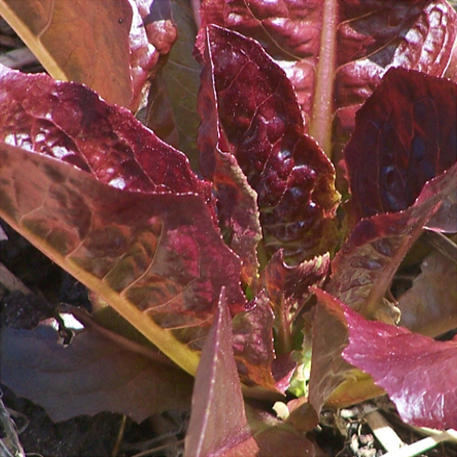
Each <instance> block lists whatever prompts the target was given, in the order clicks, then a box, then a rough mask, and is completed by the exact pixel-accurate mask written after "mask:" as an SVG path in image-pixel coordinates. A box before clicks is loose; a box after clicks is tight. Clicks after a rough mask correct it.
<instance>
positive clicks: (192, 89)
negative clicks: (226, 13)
mask: <svg viewBox="0 0 457 457" xmlns="http://www.w3.org/2000/svg"><path fill="white" fill-rule="evenodd" d="M152 7H153V8H155V9H156V10H159V11H156V16H155V17H156V18H157V19H159V18H160V19H161V20H162V21H167V20H171V21H172V23H173V24H174V25H175V26H176V28H177V29H178V35H177V38H176V42H175V43H174V45H173V47H172V48H171V51H170V52H169V53H168V54H167V56H166V57H164V58H162V59H161V60H164V61H163V62H162V63H161V64H159V67H160V68H159V69H158V71H157V73H156V75H155V77H154V79H153V80H152V81H151V88H150V90H149V101H148V112H147V119H146V124H147V126H148V127H150V128H151V129H152V130H154V132H155V133H156V134H157V135H158V136H159V137H160V138H162V139H163V140H165V141H166V142H167V143H169V144H172V145H173V146H176V147H178V148H179V149H180V150H181V151H183V152H185V154H186V155H187V157H189V159H190V161H191V163H192V165H193V166H194V168H197V166H198V155H199V152H198V148H197V130H198V125H199V118H198V114H197V94H198V86H199V83H200V65H199V64H198V63H197V61H196V60H195V59H194V58H193V49H194V41H195V35H196V33H197V29H196V25H195V22H194V19H193V14H192V9H191V7H190V4H189V2H187V1H184V0H173V1H168V0H161V1H158V0H155V1H154V3H153V5H152Z"/></svg>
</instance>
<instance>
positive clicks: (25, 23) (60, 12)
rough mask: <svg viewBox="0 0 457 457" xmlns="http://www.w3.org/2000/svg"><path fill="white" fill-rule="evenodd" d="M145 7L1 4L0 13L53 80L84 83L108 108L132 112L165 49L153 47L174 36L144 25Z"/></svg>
mask: <svg viewBox="0 0 457 457" xmlns="http://www.w3.org/2000/svg"><path fill="white" fill-rule="evenodd" d="M148 3H149V4H150V3H151V2H148V1H146V0H114V1H111V2H109V3H106V2H93V1H91V0H89V1H87V0H59V1H58V2H54V1H51V0H32V1H31V0H2V1H1V2H0V14H1V15H2V16H3V17H4V18H5V19H6V20H7V21H8V22H9V23H10V24H11V26H12V27H13V28H14V29H15V31H16V32H17V33H18V35H19V36H21V38H22V39H23V40H24V42H25V43H26V44H27V46H28V47H29V48H30V49H31V50H32V52H34V53H35V55H36V56H37V57H38V59H39V60H40V61H41V63H42V64H43V66H44V67H45V68H46V69H47V71H48V72H49V73H50V74H51V75H52V76H54V77H55V78H57V79H62V80H71V81H78V82H83V83H85V84H87V85H88V86H90V87H92V88H93V89H94V90H96V91H97V92H98V93H99V94H100V95H101V96H102V97H104V98H106V99H107V100H108V101H110V102H111V103H117V104H119V105H122V106H127V107H130V108H132V109H136V107H137V106H138V103H139V101H140V96H141V90H142V88H143V86H144V84H145V82H146V79H147V78H148V76H149V74H150V71H151V70H152V68H153V67H154V66H155V65H156V63H157V60H158V58H159V52H160V51H162V52H163V51H164V50H166V46H162V48H159V50H157V49H156V47H154V45H153V44H152V43H155V44H156V45H157V42H158V41H162V42H164V41H165V42H167V41H168V42H173V40H174V38H175V36H176V35H175V30H174V29H170V28H168V29H164V28H163V27H162V30H160V26H161V25H163V24H159V25H158V24H147V25H146V24H144V23H143V18H145V17H146V16H147V14H148V12H149V11H148V10H149V5H148ZM159 36H160V39H159ZM94 49H96V50H97V52H96V53H94V52H93V50H94Z"/></svg>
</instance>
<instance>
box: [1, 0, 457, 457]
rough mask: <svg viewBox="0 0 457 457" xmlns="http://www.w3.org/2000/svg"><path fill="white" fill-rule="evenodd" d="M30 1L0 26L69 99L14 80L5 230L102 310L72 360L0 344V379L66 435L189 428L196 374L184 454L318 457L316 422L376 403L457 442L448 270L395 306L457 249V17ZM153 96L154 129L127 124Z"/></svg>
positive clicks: (51, 87) (4, 121) (388, 4)
mask: <svg viewBox="0 0 457 457" xmlns="http://www.w3.org/2000/svg"><path fill="white" fill-rule="evenodd" d="M18 3H20V2H14V1H8V0H5V1H0V13H1V14H2V15H4V17H5V18H6V19H7V20H8V21H9V22H10V23H11V24H12V25H13V27H15V29H16V31H17V32H18V34H19V35H21V36H22V37H23V38H24V40H25V41H26V43H27V44H28V45H29V47H30V48H31V49H32V50H34V51H35V52H36V53H37V56H38V57H39V58H40V59H41V61H42V63H43V66H44V67H45V68H46V69H47V70H48V72H49V73H50V74H51V75H52V76H54V77H56V78H65V79H69V80H74V81H78V82H57V81H55V80H53V79H52V78H51V77H49V76H47V75H43V74H39V75H25V74H22V73H19V72H16V71H12V70H10V69H7V68H4V67H3V68H1V69H0V141H1V143H0V215H1V217H2V218H3V219H4V220H5V221H6V222H7V223H8V224H10V225H11V226H12V227H13V228H14V229H15V230H17V231H18V232H20V233H21V234H22V235H23V236H24V237H26V238H27V239H28V240H29V241H30V242H31V243H32V244H34V245H35V246H36V247H37V248H38V249H40V250H41V251H42V252H44V253H45V254H46V255H48V256H49V257H50V258H51V259H52V260H53V261H54V262H56V263H57V264H59V265H60V266H61V267H62V268H64V269H65V270H67V271H68V272H70V273H71V274H72V275H73V276H74V277H75V278H77V279H78V280H80V281H81V282H82V283H83V284H85V285H86V286H87V287H88V288H89V289H90V290H91V292H92V301H93V304H94V312H93V314H92V316H87V315H85V314H83V313H82V312H81V311H80V310H71V311H72V312H73V313H74V314H75V316H76V317H78V319H79V320H80V321H81V322H83V324H85V329H84V330H81V331H79V332H77V334H76V336H75V338H74V339H73V341H72V343H71V344H70V346H69V348H63V347H62V346H59V343H58V342H57V338H58V335H57V333H56V332H55V331H54V330H53V329H52V323H53V322H51V321H44V322H42V323H41V324H40V325H39V326H38V327H37V328H36V329H34V330H13V329H4V330H3V338H2V342H1V345H2V347H1V349H2V359H1V376H2V377H1V381H2V382H3V383H5V384H6V385H8V386H10V387H11V388H13V390H15V392H16V393H17V394H19V395H23V396H26V397H28V398H30V399H32V400H33V401H35V402H37V403H39V404H42V405H43V406H44V407H45V408H46V409H47V411H48V413H49V414H50V415H51V417H53V418H54V419H55V420H63V419H66V418H69V417H71V416H73V415H76V414H94V413H96V412H98V411H101V410H111V411H118V412H122V413H125V414H129V415H130V416H131V417H132V418H134V419H135V420H138V421H140V420H143V419H144V418H146V417H147V416H148V415H149V414H152V413H153V412H157V411H163V410H165V409H167V408H179V407H186V406H187V404H188V401H189V397H190V388H191V381H190V379H191V378H190V377H189V376H188V374H187V373H189V374H191V375H196V378H195V383H194V389H193V400H192V414H191V420H190V425H189V431H188V436H187V439H186V451H185V452H186V455H187V456H188V457H191V456H192V457H193V456H215V455H218V456H219V455H223V456H235V455H240V456H244V457H249V456H254V455H259V456H262V457H267V456H277V455H281V456H287V455H290V456H292V457H294V456H295V457H296V456H300V455H303V456H305V455H314V454H315V453H316V452H317V447H316V445H315V444H313V443H312V442H311V441H310V440H308V438H307V437H306V432H307V431H309V430H311V429H312V428H313V427H314V426H315V425H316V424H317V420H318V415H319V413H320V410H321V408H322V407H323V405H329V406H335V407H342V406H345V405H349V404H351V403H356V402H360V401H363V400H366V399H368V398H372V397H374V396H376V395H380V394H382V393H383V390H382V389H385V391H386V392H387V393H388V394H389V396H390V398H391V399H392V400H393V402H394V403H395V404H396V406H397V409H398V411H399V413H400V415H401V417H402V418H403V419H404V420H405V421H407V422H409V423H411V424H416V425H421V426H422V425H426V426H431V427H435V428H444V427H454V428H457V404H456V403H457V401H456V398H457V396H456V394H457V392H456V387H455V386H457V372H456V370H455V368H454V365H455V359H456V357H457V340H451V341H446V342H440V341H434V340H432V339H431V337H435V336H438V335H439V334H442V333H444V332H446V331H448V330H452V329H454V328H456V327H457V299H456V297H457V290H456V289H455V287H456V286H455V281H454V282H452V280H451V279H449V283H446V284H445V285H443V284H442V282H440V280H439V278H438V279H436V277H434V271H443V272H445V276H443V277H448V278H452V277H453V276H452V275H453V274H454V277H455V274H457V269H456V263H455V259H454V260H453V259H452V258H451V259H448V258H446V257H444V256H443V255H438V253H432V254H430V256H427V257H425V258H423V266H422V269H423V273H422V274H421V275H419V276H417V278H416V279H415V281H414V285H413V287H412V288H411V289H410V290H409V291H407V292H406V293H405V294H404V295H403V296H400V297H397V299H399V308H400V309H399V308H398V307H397V306H396V303H395V302H394V301H395V299H394V298H393V297H392V294H391V292H390V287H391V284H392V281H393V279H394V278H395V274H396V272H397V270H398V269H399V268H400V267H401V264H402V262H403V261H404V259H405V256H406V255H407V254H408V252H410V251H411V248H412V247H413V245H415V243H416V246H417V244H421V243H422V241H421V239H420V237H421V234H422V233H423V232H424V230H430V231H433V232H435V233H439V232H443V233H455V232H457V204H456V201H457V160H456V159H457V157H456V151H457V140H456V139H457V85H456V83H455V82H454V81H453V78H454V80H455V78H456V74H457V62H456V54H457V51H456V49H457V47H456V42H457V40H456V36H457V15H456V13H455V11H454V10H453V8H452V7H451V6H450V5H449V4H448V3H447V2H446V1H444V0H434V1H421V0H416V1H412V0H392V1H378V0H360V1H350V0H340V1H339V2H337V1H336V0H326V1H318V2H303V4H301V5H299V6H297V5H296V4H295V3H293V2H287V1H286V2H277V3H272V2H263V1H262V0H258V1H248V2H239V3H237V2H234V1H229V0H204V1H203V2H202V4H201V7H200V8H198V7H197V6H196V5H195V4H194V11H193V12H192V10H191V8H190V6H189V5H188V4H187V3H186V2H184V1H182V2H181V1H178V2H171V3H168V2H167V1H157V0H156V1H155V2H148V1H145V0H142V1H140V0H138V1H136V2H135V1H133V0H130V1H127V0H124V1H122V2H116V3H115V4H114V3H113V4H111V3H110V4H109V5H110V7H109V8H105V7H102V6H101V4H99V2H92V1H90V0H88V1H87V2H76V5H77V6H75V2H73V1H66V0H65V1H64V0H62V1H61V2H57V3H56V4H55V5H54V4H53V6H52V8H54V9H53V11H43V10H42V9H40V2H39V1H36V2H33V1H32V2H29V3H30V8H21V7H20V6H18ZM194 3H196V2H194ZM82 5H84V7H83V6H82ZM78 8H81V10H79V9H78ZM86 8H87V9H86ZM82 11H84V12H82ZM192 13H193V14H192ZM194 17H195V18H196V19H195V20H196V21H197V22H198V23H199V25H200V29H199V31H198V34H197V35H196V46H195V50H194V47H193V42H194V38H195V34H196V33H197V30H196V26H195V24H194ZM68 18H72V20H71V21H70V22H69V20H68ZM68 24H71V26H69V25H68ZM81 30H87V35H84V34H82V33H81ZM120 31H121V32H122V33H121V32H120ZM63 33H64V35H62V34H63ZM119 33H121V34H120V35H118V34H119ZM62 37H63V38H62ZM96 37H98V38H96ZM100 37H103V38H104V39H103V40H101V42H100ZM110 37H111V38H110ZM113 37H115V38H113ZM82 38H84V40H85V42H84V43H83V42H82V41H81V40H82ZM95 40H98V41H95ZM173 43H174V44H173ZM91 45H93V49H96V51H97V52H96V53H95V52H91ZM192 53H194V54H195V57H196V60H194V59H193V57H192ZM94 55H96V56H97V58H96V59H95V60H94ZM148 74H151V75H152V76H151V78H152V82H151V85H150V88H149V93H148V97H147V103H146V107H143V109H142V110H141V111H140V112H139V113H138V117H140V118H141V119H143V120H144V122H145V123H146V124H147V126H148V127H150V128H151V129H152V130H154V132H155V133H153V131H151V130H150V129H148V128H147V127H146V126H144V125H143V124H142V123H141V122H140V121H138V120H137V119H135V117H134V116H133V114H131V112H129V111H128V109H126V108H125V107H127V108H129V109H131V110H133V111H136V109H137V108H138V107H139V106H140V104H141V100H142V97H141V96H142V94H145V93H146V89H147V86H144V84H145V82H146V77H145V75H148ZM81 82H82V83H85V84H87V85H88V86H90V87H92V88H93V89H97V90H99V91H100V93H101V94H102V96H103V97H104V98H105V99H106V100H107V101H104V100H103V99H101V98H100V97H99V96H98V95H97V94H96V93H94V92H93V91H92V90H91V89H89V88H88V87H85V86H84V85H82V84H80V83H81ZM108 102H113V103H118V104H120V105H124V107H122V106H119V105H116V104H110V103H108ZM197 112H198V114H197ZM198 115H199V116H200V117H198ZM200 121H201V122H200ZM199 122H200V124H199ZM197 129H198V132H197ZM159 136H160V137H161V138H162V139H160V138H159ZM166 141H167V142H168V143H167V142H166ZM172 145H173V146H172ZM176 148H181V149H182V150H183V152H184V153H186V154H187V155H188V158H186V156H185V155H184V154H183V153H182V152H179V151H178V149H176ZM189 161H190V162H189ZM332 161H333V163H334V164H335V167H336V169H337V171H338V173H337V175H338V176H337V179H336V173H335V167H334V165H332ZM190 163H191V164H192V165H193V170H192V169H191V166H190ZM335 181H336V182H337V183H338V186H336V184H335ZM336 187H338V190H337V189H336ZM341 195H343V196H344V200H345V201H344V204H341V203H340V200H341V197H340V196H341ZM448 243H449V245H450V246H453V244H452V241H451V240H450V239H448ZM422 257H424V255H422ZM421 260H422V259H421V258H419V260H416V262H420V261H421ZM421 284H426V285H427V290H428V294H423V293H421V292H418V291H420V290H422V289H421V287H423V285H422V286H421ZM444 287H445V288H447V289H449V293H443V291H442V289H443V288H444ZM315 297H316V298H317V300H316V298H315ZM415 297H416V298H415ZM418 300H421V302H420V305H419V304H418ZM106 304H107V305H109V306H111V307H112V308H114V309H115V310H116V311H117V312H118V313H119V314H120V315H121V316H122V318H123V319H120V318H119V316H117V317H115V316H114V315H113V314H109V311H108V308H106ZM400 314H401V319H402V320H401V321H400V322H401V323H403V322H404V324H405V325H406V326H407V327H410V328H411V329H413V330H414V331H418V332H422V333H427V335H428V336H424V335H422V334H420V333H413V332H411V331H410V330H408V329H406V328H403V327H397V326H396V324H397V323H398V321H399V318H400ZM423 316H431V317H430V320H433V323H431V322H428V323H427V325H425V324H424V320H425V321H427V320H428V319H427V318H424V317H423ZM115 319H116V320H117V321H116V322H119V320H120V322H121V324H118V325H117V331H116V332H115V331H113V326H114V325H113V322H114V320H115ZM127 322H128V323H129V324H130V326H133V327H134V330H136V331H137V332H140V333H141V334H142V335H140V334H139V333H135V331H132V328H130V327H129V326H128V325H127ZM425 327H426V329H427V331H423V330H424V328H425ZM132 335H133V336H132ZM144 337H146V339H145V338H144ZM150 343H152V344H153V345H155V346H156V347H157V348H159V349H160V350H161V351H162V352H163V353H164V354H165V355H166V356H167V357H168V358H169V359H165V358H164V357H161V356H160V355H159V354H157V353H156V352H155V350H154V348H153V347H152V345H151V344H150ZM132 351H134V352H136V354H134V355H132ZM170 360H171V361H172V362H174V363H171V362H170ZM81 361H83V362H82V363H81ZM73 366H76V367H77V368H76V369H75V370H73V369H72V370H71V371H70V372H68V367H73ZM310 366H311V368H310ZM180 368H181V369H182V370H184V371H182V370H180ZM309 369H311V372H310V373H309ZM361 370H363V371H361ZM50 372H52V376H51V377H50V376H49V373H50ZM185 372H187V373H185ZM27 373H28V374H27ZM31 373H33V379H34V382H33V383H31V382H30V376H31ZM443 373H445V375H443ZM370 375H371V377H372V378H371V377H370ZM170 378H173V383H171V382H170V381H169V379H170ZM56 379H59V382H58V383H56ZM132 379H134V382H131V380H132ZM381 388H382V389H381ZM69 389H70V390H71V392H70V393H69V392H68V390H69ZM63 391H65V392H66V396H65V399H63V400H61V401H59V397H60V396H61V392H63ZM114 392H115V393H114ZM287 392H288V393H289V395H290V396H292V395H295V396H297V397H298V399H294V400H291V401H289V402H288V403H287V406H285V408H286V409H285V411H282V413H281V414H279V416H281V417H280V418H279V417H275V416H274V414H273V412H272V409H271V407H272V404H273V402H274V401H275V400H278V399H279V400H281V399H282V400H284V401H286V400H285V398H286V397H284V394H285V393H287ZM243 398H244V399H243ZM287 398H289V399H290V397H287ZM251 399H257V400H258V399H261V400H262V403H259V402H255V403H253V402H251ZM259 405H260V406H259ZM412 405H414V406H412ZM283 406H284V405H283ZM278 408H279V407H278ZM284 442H287V446H286V447H284Z"/></svg>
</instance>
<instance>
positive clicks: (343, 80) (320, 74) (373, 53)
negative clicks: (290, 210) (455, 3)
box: [201, 0, 457, 153]
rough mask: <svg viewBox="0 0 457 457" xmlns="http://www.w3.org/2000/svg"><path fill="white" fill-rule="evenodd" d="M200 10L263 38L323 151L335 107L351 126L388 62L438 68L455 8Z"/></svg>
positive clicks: (275, 5)
mask: <svg viewBox="0 0 457 457" xmlns="http://www.w3.org/2000/svg"><path fill="white" fill-rule="evenodd" d="M201 18H202V25H203V26H206V25H208V24H217V25H220V26H224V27H226V28H229V29H233V30H236V31H239V32H241V33H243V34H245V35H246V36H249V37H252V38H255V39H256V40H258V41H260V42H261V43H262V45H263V47H264V48H265V49H266V51H267V52H268V53H269V54H270V55H271V56H272V57H273V58H274V59H275V61H276V62H277V63H278V64H279V65H281V67H282V68H283V69H284V70H285V71H286V73H287V75H288V77H289V78H290V80H291V82H292V83H293V85H294V90H295V93H296V94H297V98H298V101H299V104H300V107H301V111H302V113H303V115H304V118H305V124H306V126H307V128H309V131H310V133H311V134H312V135H313V137H314V138H316V140H317V141H318V142H319V144H321V145H322V147H323V149H324V150H325V151H326V152H327V153H329V152H330V148H331V143H332V128H331V126H332V122H333V119H334V114H335V112H336V122H337V124H339V125H340V129H341V130H343V131H349V132H350V131H351V129H352V127H353V116H354V112H355V109H354V107H358V106H359V105H360V104H361V103H363V101H364V100H365V99H366V97H368V96H369V95H370V94H371V92H372V91H373V89H374V87H375V86H376V85H377V83H378V82H379V80H380V78H381V77H382V75H383V73H384V72H385V71H386V70H387V69H388V68H389V67H391V66H401V67H404V68H408V69H417V70H420V71H423V72H426V73H428V74H432V75H437V76H441V75H443V73H444V71H445V70H446V67H447V66H448V63H449V60H450V56H451V51H452V47H453V44H454V42H455V38H456V34H457V21H456V13H455V11H454V10H453V8H452V6H451V5H450V4H449V3H447V2H446V1H444V0H433V1H426V0H415V1H410V0H387V1H386V0H341V1H337V0H330V1H325V2H324V1H314V2H311V1H308V0H302V1H299V2H296V1H291V0H286V1H269V2H264V1H262V0H247V1H244V0H243V1H239V0H229V1H225V0H204V1H203V2H202V10H201ZM334 140H335V139H334Z"/></svg>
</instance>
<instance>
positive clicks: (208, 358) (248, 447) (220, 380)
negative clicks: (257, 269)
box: [185, 291, 315, 457]
mask: <svg viewBox="0 0 457 457" xmlns="http://www.w3.org/2000/svg"><path fill="white" fill-rule="evenodd" d="M247 412H248V414H249V426H248V422H247V420H246V413H245V406H244V400H243V396H242V393H241V384H240V380H239V377H238V372H237V368H236V365H235V359H234V355H233V349H232V332H231V323H230V315H229V313H228V309H227V306H226V300H225V294H224V292H223V291H222V292H221V298H220V301H219V307H218V311H217V314H216V317H215V320H214V323H213V326H212V328H211V331H210V333H209V335H208V338H207V340H206V342H205V347H204V349H203V353H202V358H201V362H200V365H199V367H198V371H197V377H196V379H195V387H194V393H193V397H192V414H191V418H190V424H189V429H188V432H187V436H186V446H185V456H186V457H216V456H218V457H276V456H278V455H281V456H283V457H312V456H314V455H315V452H314V451H315V446H314V445H313V444H312V443H311V442H310V441H309V440H308V439H307V438H306V437H305V436H304V434H301V433H298V432H297V431H296V430H294V429H292V428H291V427H290V426H288V425H286V424H284V423H281V422H280V421H278V420H277V419H275V418H274V417H272V416H270V415H269V414H266V413H264V412H259V411H257V410H255V409H254V408H250V407H249V408H248V410H247ZM285 442H287V448H284V443H285Z"/></svg>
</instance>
